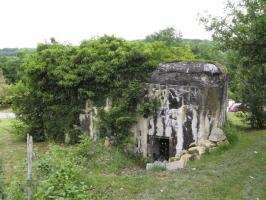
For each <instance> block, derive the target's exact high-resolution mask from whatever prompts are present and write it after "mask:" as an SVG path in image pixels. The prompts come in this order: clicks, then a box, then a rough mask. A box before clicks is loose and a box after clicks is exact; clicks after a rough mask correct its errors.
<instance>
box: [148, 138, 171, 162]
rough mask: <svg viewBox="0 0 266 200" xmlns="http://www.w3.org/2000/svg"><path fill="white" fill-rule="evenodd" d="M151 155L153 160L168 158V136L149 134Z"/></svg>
mask: <svg viewBox="0 0 266 200" xmlns="http://www.w3.org/2000/svg"><path fill="white" fill-rule="evenodd" d="M150 142H151V146H150V147H151V149H150V150H151V151H150V152H151V155H152V159H153V161H165V160H168V159H169V138H166V137H154V136H150Z"/></svg>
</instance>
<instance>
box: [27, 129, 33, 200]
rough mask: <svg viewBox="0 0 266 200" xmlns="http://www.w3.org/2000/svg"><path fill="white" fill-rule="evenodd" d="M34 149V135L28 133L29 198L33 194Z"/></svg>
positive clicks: (29, 199) (29, 198)
mask: <svg viewBox="0 0 266 200" xmlns="http://www.w3.org/2000/svg"><path fill="white" fill-rule="evenodd" d="M32 149H33V140H32V136H30V135H29V134H27V164H28V169H27V199H28V200H31V196H32V189H31V186H32V158H33V154H32Z"/></svg>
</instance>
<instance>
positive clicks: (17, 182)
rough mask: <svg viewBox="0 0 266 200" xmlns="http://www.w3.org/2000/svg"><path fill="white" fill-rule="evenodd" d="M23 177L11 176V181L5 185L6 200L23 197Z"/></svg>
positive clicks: (24, 182)
mask: <svg viewBox="0 0 266 200" xmlns="http://www.w3.org/2000/svg"><path fill="white" fill-rule="evenodd" d="M23 178H24V177H23ZM23 178H22V177H21V176H19V177H13V178H12V181H11V182H10V183H9V185H8V187H6V194H7V199H8V200H18V199H25V195H26V193H25V189H26V181H25V179H23Z"/></svg>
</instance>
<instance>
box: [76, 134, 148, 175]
mask: <svg viewBox="0 0 266 200" xmlns="http://www.w3.org/2000/svg"><path fill="white" fill-rule="evenodd" d="M74 156H75V157H76V159H77V162H78V163H79V164H80V165H81V166H84V168H86V169H87V170H89V171H91V172H93V173H99V172H100V173H117V172H118V171H119V170H121V169H123V168H126V167H130V166H131V165H133V163H134V160H135V157H133V156H132V155H130V154H128V152H123V151H122V150H121V149H118V148H115V147H105V146H104V145H103V144H102V142H99V141H97V142H96V141H93V140H92V139H90V138H87V137H83V138H82V140H81V143H80V144H79V145H78V147H77V149H76V151H75V153H74ZM138 164H140V165H141V164H143V163H142V162H141V161H140V162H139V163H138Z"/></svg>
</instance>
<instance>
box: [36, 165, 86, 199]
mask: <svg viewBox="0 0 266 200" xmlns="http://www.w3.org/2000/svg"><path fill="white" fill-rule="evenodd" d="M90 196H91V194H90V193H89V192H88V188H87V186H86V184H85V183H84V182H83V178H82V175H81V173H80V170H79V168H78V167H77V166H76V165H75V164H73V163H71V162H69V161H65V162H61V163H60V166H58V168H57V169H56V170H54V172H53V173H52V174H50V175H49V176H48V178H47V179H46V180H44V181H42V182H41V184H40V185H39V187H38V188H37V191H36V193H35V195H34V197H35V198H36V199H39V200H46V199H65V200H84V199H90Z"/></svg>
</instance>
